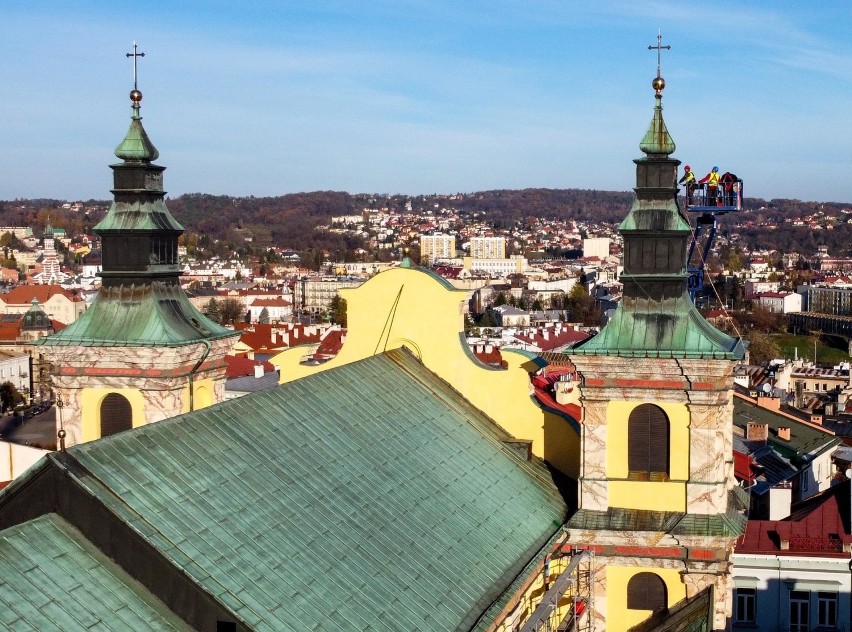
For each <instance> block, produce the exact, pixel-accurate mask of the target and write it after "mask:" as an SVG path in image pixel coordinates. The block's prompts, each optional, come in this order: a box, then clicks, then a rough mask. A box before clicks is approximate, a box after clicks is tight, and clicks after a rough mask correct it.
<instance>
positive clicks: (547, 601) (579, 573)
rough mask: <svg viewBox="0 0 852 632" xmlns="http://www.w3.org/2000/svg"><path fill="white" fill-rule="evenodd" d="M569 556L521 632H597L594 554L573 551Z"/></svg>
mask: <svg viewBox="0 0 852 632" xmlns="http://www.w3.org/2000/svg"><path fill="white" fill-rule="evenodd" d="M570 556H571V562H570V563H569V564H568V566H567V568H566V569H565V570H564V571H563V572H562V573H561V574H560V575H559V577H557V578H556V580H555V581H554V582H553V583H552V584H551V585H550V586H549V588H548V589H547V592H545V593H544V595H543V596H542V598H541V601H540V602H539V604H538V606H536V608H535V610H534V611H533V612H532V614H531V615H530V617H529V618H528V619H527V620H526V622H525V623H524V625H523V626H522V627H521V628H520V631H519V632H594V629H595V623H594V622H595V617H594V584H595V582H594V553H592V552H590V551H585V550H579V549H572V551H571V553H570Z"/></svg>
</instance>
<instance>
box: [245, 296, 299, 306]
mask: <svg viewBox="0 0 852 632" xmlns="http://www.w3.org/2000/svg"><path fill="white" fill-rule="evenodd" d="M251 304H252V307H287V306H289V305H290V301H285V300H284V299H283V298H256V299H254V300H253V301H252V302H251Z"/></svg>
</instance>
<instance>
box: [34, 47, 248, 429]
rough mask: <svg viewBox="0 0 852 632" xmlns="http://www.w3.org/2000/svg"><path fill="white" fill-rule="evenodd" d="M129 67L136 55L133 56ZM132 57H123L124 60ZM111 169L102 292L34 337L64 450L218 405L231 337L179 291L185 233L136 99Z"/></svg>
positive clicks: (102, 229)
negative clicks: (65, 322) (57, 406)
mask: <svg viewBox="0 0 852 632" xmlns="http://www.w3.org/2000/svg"><path fill="white" fill-rule="evenodd" d="M132 55H133V56H134V75H135V68H136V65H135V61H136V57H137V56H141V55H142V53H137V52H136V46H135V45H134V51H133V53H132ZM128 56H130V54H129V55H128ZM135 83H136V82H135V80H134V89H133V91H132V92H131V93H130V99H131V102H132V110H133V114H132V116H131V120H130V128H129V129H128V131H127V134H126V136H125V137H124V140H122V141H121V143H120V144H119V145H118V147H117V148H116V150H115V155H116V156H117V157H118V158H120V159H121V162H120V163H118V164H114V165H111V168H112V170H113V179H114V188H113V190H112V193H113V195H114V201H113V203H112V205H111V206H110V209H109V211H108V213H107V215H106V217H104V219H103V220H102V221H101V222H100V223H99V224H98V225H97V226H95V228H94V230H95V232H96V233H97V234H98V235H99V237H100V239H101V243H102V255H103V269H102V272H101V273H100V276H101V278H102V287H101V289H100V292H99V293H98V296H97V298H96V299H95V300H94V302H93V303H92V306H91V307H90V308H89V309H88V310H87V311H86V312H85V313H83V314H82V315H81V316H80V318H79V319H77V320H76V321H75V322H74V323H72V324H71V325H70V326H68V327H67V328H66V329H64V330H63V331H62V332H60V333H59V334H56V335H54V336H50V337H47V338H43V339H41V340H40V341H39V343H40V344H42V345H43V346H44V351H45V354H46V355H47V356H48V357H49V360H50V362H51V365H52V367H53V381H54V390H55V392H56V393H57V396H58V398H61V401H62V404H63V406H62V409H61V410H60V413H59V415H58V417H59V418H58V419H57V424H58V425H60V426H61V427H60V428H59V432H60V435H62V432H63V431H64V433H65V435H66V439H65V443H66V445H73V444H75V443H80V442H84V441H91V440H93V439H97V438H100V437H102V436H106V435H110V434H114V433H116V432H119V431H121V430H125V429H128V428H133V427H137V426H140V425H143V424H147V423H152V422H155V421H160V420H162V419H166V418H168V417H173V416H175V415H178V414H180V413H182V412H186V411H191V410H196V409H199V408H202V407H204V406H208V405H210V404H213V403H216V402H219V401H222V400H223V399H224V388H225V385H224V379H225V361H224V357H225V355H226V354H227V353H228V352H229V351H230V349H231V347H232V346H233V342H234V338H235V337H237V336H238V335H239V333H238V332H234V331H232V330H229V329H225V328H223V327H220V326H219V325H217V324H216V323H214V322H212V321H211V320H209V319H207V318H206V317H205V316H204V315H202V314H201V313H200V312H199V311H198V310H197V309H195V307H194V306H193V305H192V304H191V303H190V302H189V299H188V298H187V296H186V294H185V293H184V292H183V290H182V289H181V287H180V282H179V277H180V273H181V271H180V266H179V262H178V255H177V250H178V237H180V235H181V234H182V233H183V230H184V229H183V227H182V226H181V225H180V224H179V223H178V222H177V221H176V220H175V219H174V217H172V215H171V213H169V210H168V209H167V208H166V204H165V202H164V200H163V198H164V197H165V195H166V193H165V191H163V171H164V170H165V167H161V166H159V165H156V164H154V163H153V162H152V161H154V160H156V159H157V158H158V156H159V152H158V151H157V149H156V148H155V147H154V144H153V143H152V142H151V140H150V139H149V138H148V135H147V133H146V132H145V129H144V128H143V127H142V117H141V116H140V114H139V111H140V102H141V101H142V93H141V92H140V91H139V90H138V89H137V88H136V85H135Z"/></svg>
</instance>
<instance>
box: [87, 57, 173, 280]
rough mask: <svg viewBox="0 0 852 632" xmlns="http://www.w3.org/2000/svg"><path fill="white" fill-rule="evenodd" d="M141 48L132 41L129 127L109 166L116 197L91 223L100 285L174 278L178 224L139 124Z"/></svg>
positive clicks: (151, 146)
mask: <svg viewBox="0 0 852 632" xmlns="http://www.w3.org/2000/svg"><path fill="white" fill-rule="evenodd" d="M144 55H145V53H141V52H139V51H138V48H137V46H136V44H135V43H134V44H133V52H132V53H127V56H128V57H133V90H132V91H131V92H130V100H131V103H132V110H133V113H132V115H131V119H130V128H129V129H128V130H127V134H126V135H125V137H124V140H122V141H121V143H119V145H118V147H117V148H116V150H115V155H116V156H117V157H118V158H121V159H122V162H121V163H118V164H113V165H110V168H111V169H112V170H113V182H114V188H113V190H112V193H113V195H114V196H115V199H114V201H113V203H112V205H111V206H110V209H109V212H108V213H107V215H106V217H105V218H104V219H103V220H102V221H101V222H100V223H99V224H98V225H97V226H95V232H96V233H97V234H98V235H100V236H101V239H102V243H103V246H102V253H103V270H102V272H101V273H100V274H101V277H102V278H103V284H104V286H105V287H109V286H112V285H119V284H125V285H126V284H127V283H137V284H138V283H145V282H149V281H150V280H152V279H155V278H156V279H160V280H164V281H166V282H168V283H173V284H175V283H177V282H178V277H179V276H180V268H179V266H178V257H177V246H178V238H179V237H180V235H181V234H182V233H183V230H184V229H183V226H181V225H180V224H179V223H178V222H177V220H175V218H174V217H172V215H171V213H169V210H168V209H167V208H166V205H165V202H164V201H163V198H164V197H165V195H166V192H165V191H163V171H165V167H161V166H159V165H155V164H153V162H152V161H153V160H156V159H157V158H158V157H159V155H160V153H159V152H158V151H157V148H156V147H154V144H153V143H152V142H151V139H150V138H149V137H148V134H147V133H146V132H145V128H144V127H143V126H142V117H141V116H140V114H139V111H140V108H141V105H140V104H141V101H142V92H141V91H140V90H139V87H138V75H137V59H138V58H139V57H143V56H144Z"/></svg>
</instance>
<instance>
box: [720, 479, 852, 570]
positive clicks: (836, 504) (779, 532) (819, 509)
mask: <svg viewBox="0 0 852 632" xmlns="http://www.w3.org/2000/svg"><path fill="white" fill-rule="evenodd" d="M849 509H850V502H849V481H844V482H843V483H839V484H837V485H834V486H832V487H831V488H829V489H827V490H826V491H824V492H823V493H821V494H818V495H816V496H814V497H813V498H809V499H808V500H805V501H803V502H801V503H799V504H798V505H797V506H796V507H795V508H794V511H793V513H792V514H791V515H790V517H789V518H785V519H784V520H749V521H748V523H747V525H746V530H745V533H744V534H743V535H741V536H740V537H739V538H738V539H737V543H736V546H735V551H736V552H737V553H765V554H772V555H803V554H807V555H808V556H817V557H846V558H848V557H849V554H848V553H844V552H843V544H844V543H848V542H852V535H850V527H849V519H848V516H849ZM782 541H783V542H787V543H789V548H785V549H782V548H781V542H782Z"/></svg>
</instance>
